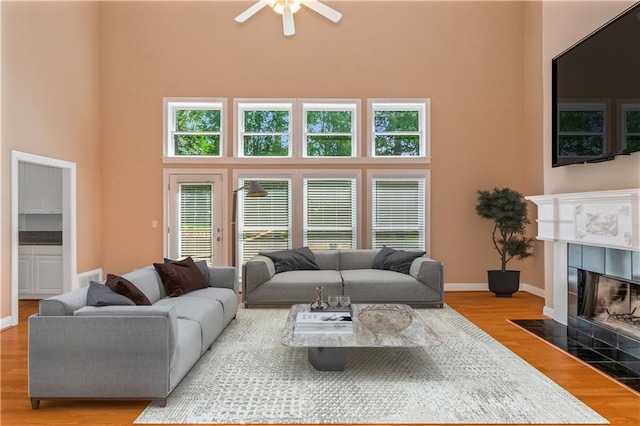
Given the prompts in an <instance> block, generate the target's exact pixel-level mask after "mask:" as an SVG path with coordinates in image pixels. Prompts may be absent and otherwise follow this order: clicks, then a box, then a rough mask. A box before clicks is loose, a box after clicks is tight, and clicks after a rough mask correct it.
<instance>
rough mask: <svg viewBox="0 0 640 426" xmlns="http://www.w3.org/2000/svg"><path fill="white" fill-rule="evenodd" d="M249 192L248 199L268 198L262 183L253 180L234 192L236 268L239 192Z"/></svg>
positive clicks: (232, 253) (232, 230)
mask: <svg viewBox="0 0 640 426" xmlns="http://www.w3.org/2000/svg"><path fill="white" fill-rule="evenodd" d="M244 189H246V190H247V197H266V196H267V191H265V190H264V188H263V187H262V185H260V183H258V182H256V181H254V180H252V181H249V182H246V183H245V184H244V185H242V186H241V187H240V188H238V189H234V190H233V208H232V212H231V237H232V238H231V266H233V267H236V263H237V262H236V256H237V254H236V252H237V246H238V232H237V223H238V191H242V190H244Z"/></svg>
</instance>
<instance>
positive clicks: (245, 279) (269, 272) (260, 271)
mask: <svg viewBox="0 0 640 426" xmlns="http://www.w3.org/2000/svg"><path fill="white" fill-rule="evenodd" d="M275 274H276V265H275V264H274V263H273V260H271V259H270V258H268V257H267V256H262V255H257V256H254V257H253V258H251V259H250V260H249V261H248V262H247V263H245V264H244V265H242V295H243V296H242V297H243V298H244V297H245V295H246V294H247V293H249V292H251V291H252V290H254V289H255V288H256V287H258V286H260V285H261V284H263V283H265V282H267V281H269V280H270V279H271V278H273V276H274V275H275Z"/></svg>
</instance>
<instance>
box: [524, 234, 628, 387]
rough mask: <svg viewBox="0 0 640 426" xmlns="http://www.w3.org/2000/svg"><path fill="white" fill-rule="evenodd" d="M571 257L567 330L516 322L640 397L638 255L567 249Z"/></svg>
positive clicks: (588, 248)
mask: <svg viewBox="0 0 640 426" xmlns="http://www.w3.org/2000/svg"><path fill="white" fill-rule="evenodd" d="M567 254H568V259H567V260H568V318H567V326H564V325H563V324H561V323H559V322H557V321H555V320H552V319H546V320H512V322H513V323H515V324H516V325H519V326H520V327H522V328H524V329H526V330H528V331H530V332H531V333H533V334H535V335H537V336H538V337H540V338H542V339H544V340H546V341H548V342H549V343H551V344H553V345H555V346H557V347H558V348H560V349H562V350H564V351H565V352H568V353H570V354H571V355H573V356H575V357H577V358H579V359H581V360H582V361H584V362H586V363H587V364H589V365H591V366H592V367H593V368H595V369H597V370H600V371H602V372H603V373H605V374H607V375H609V376H611V377H612V378H614V379H616V380H617V381H619V382H620V383H623V384H625V385H627V386H628V387H630V388H631V389H634V390H636V391H638V392H640V252H638V251H627V250H618V249H610V248H604V247H593V246H586V245H580V244H568V253H567ZM636 307H637V309H636V310H635V312H634V308H636Z"/></svg>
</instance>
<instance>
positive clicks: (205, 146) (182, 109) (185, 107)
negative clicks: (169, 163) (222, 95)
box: [165, 99, 224, 157]
mask: <svg viewBox="0 0 640 426" xmlns="http://www.w3.org/2000/svg"><path fill="white" fill-rule="evenodd" d="M165 110H166V113H165V120H166V122H165V129H166V137H165V144H166V147H165V148H166V153H167V156H168V157H186V156H197V157H202V156H206V157H220V156H221V155H222V142H223V135H224V129H223V126H224V118H223V116H224V102H223V101H217V102H209V101H200V100H198V101H181V100H180V101H178V100H176V101H173V100H170V99H165Z"/></svg>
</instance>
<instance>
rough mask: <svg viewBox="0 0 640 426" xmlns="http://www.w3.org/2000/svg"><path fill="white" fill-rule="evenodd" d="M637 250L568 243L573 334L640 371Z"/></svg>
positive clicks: (570, 329)
mask: <svg viewBox="0 0 640 426" xmlns="http://www.w3.org/2000/svg"><path fill="white" fill-rule="evenodd" d="M638 254H639V253H638V252H632V251H626V250H619V249H610V248H604V247H594V246H586V245H579V244H569V245H568V274H567V277H568V281H569V282H568V292H569V294H568V299H569V306H568V319H567V333H568V336H569V337H571V338H573V339H575V340H577V341H578V342H579V343H581V344H582V345H584V346H587V347H589V348H598V349H605V350H608V351H610V352H611V353H612V354H615V359H616V360H624V361H625V362H626V363H628V364H629V366H628V368H631V369H633V370H634V371H636V372H640V280H636V277H637V275H636V274H635V273H634V270H637V271H640V270H638V269H637V268H638V266H639V265H638V260H639V259H638V256H637V255H638Z"/></svg>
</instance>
